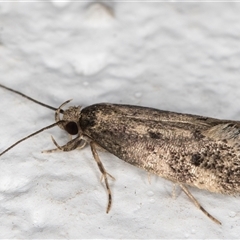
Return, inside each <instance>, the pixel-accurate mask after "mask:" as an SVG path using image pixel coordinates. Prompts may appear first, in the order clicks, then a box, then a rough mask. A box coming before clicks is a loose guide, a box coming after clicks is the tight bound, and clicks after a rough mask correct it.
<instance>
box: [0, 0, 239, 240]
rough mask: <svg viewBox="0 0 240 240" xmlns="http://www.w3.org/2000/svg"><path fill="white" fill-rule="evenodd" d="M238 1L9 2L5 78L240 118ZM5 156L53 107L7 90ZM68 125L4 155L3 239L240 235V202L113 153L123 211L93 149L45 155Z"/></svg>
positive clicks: (0, 43)
mask: <svg viewBox="0 0 240 240" xmlns="http://www.w3.org/2000/svg"><path fill="white" fill-rule="evenodd" d="M239 12H240V4H239V3H137V2H135V3H126V2H125V3H123V2H122V3H121V2H114V3H113V2H112V3H111V2H109V3H94V2H90V1H89V2H86V3H77V2H71V1H66V2H57V1H49V2H45V3H40V2H35V3H16V2H6V3H0V61H1V64H0V72H1V80H0V82H1V83H2V84H5V85H7V86H9V87H12V88H14V89H16V90H19V91H21V92H24V93H25V94H27V95H29V96H31V97H33V98H36V99H39V100H41V101H43V102H45V103H47V104H50V105H52V106H54V107H57V106H58V105H60V104H61V103H62V102H64V101H65V100H68V99H72V98H73V99H74V100H73V102H72V104H73V105H83V106H87V105H89V104H92V103H96V102H114V103H128V104H137V105H145V106H149V107H155V108H159V109H166V110H172V111H178V112H187V113H193V114H201V115H207V116H211V117H217V118H225V119H240V110H239V103H240V94H239V89H240V81H239V79H240V71H239V65H240V24H239V22H240V15H239ZM0 99H1V108H0V116H1V118H0V126H1V127H0V136H1V138H0V151H2V150H3V149H5V148H6V147H8V146H9V145H10V144H12V143H13V142H15V141H16V140H18V139H19V138H21V137H23V136H26V135H27V134H29V133H32V132H33V131H35V130H37V129H40V128H42V127H44V126H46V125H48V124H51V123H53V121H54V113H53V112H52V111H51V110H48V109H45V108H43V107H41V106H38V105H36V104H34V103H32V102H30V101H28V100H27V99H23V98H21V97H20V96H17V95H15V94H13V93H10V92H7V91H5V90H3V89H0ZM51 135H54V137H55V138H56V140H57V141H58V142H59V143H60V144H64V143H66V141H67V140H68V138H67V137H66V136H65V134H64V133H63V132H62V131H61V130H59V129H58V128H55V129H51V130H49V131H46V132H44V133H42V134H40V135H38V136H36V137H34V138H32V139H31V140H28V141H26V142H24V143H22V144H21V145H18V146H17V147H16V148H15V149H13V150H11V151H10V152H8V153H7V154H5V155H3V156H2V157H1V159H0V169H1V174H0V222H1V224H0V238H13V237H15V238H239V237H240V234H239V225H240V204H239V197H237V198H234V197H228V196H222V195H218V194H212V193H208V192H205V191H200V190H198V189H191V191H192V193H193V194H194V195H195V197H196V198H197V199H198V200H199V202H200V203H201V204H202V205H203V206H204V207H205V208H206V209H207V210H208V211H209V212H210V213H211V214H213V215H214V216H215V217H216V218H218V219H219V220H220V221H221V222H222V224H223V225H222V226H218V225H216V224H215V223H213V222H211V221H210V220H209V219H208V218H207V217H205V215H203V214H202V213H201V212H200V211H199V210H198V209H197V208H196V207H195V206H194V205H193V204H192V203H191V202H190V201H189V199H188V198H187V197H186V196H185V194H184V193H183V192H181V191H180V190H179V189H177V192H176V199H173V198H172V187H173V186H172V184H171V183H170V182H168V181H166V180H163V179H161V178H159V177H155V176H152V177H151V184H149V182H148V175H147V173H146V172H144V171H143V170H140V169H137V168H135V167H133V166H131V165H128V164H126V163H124V162H123V161H121V160H119V159H117V158H116V157H113V156H112V155H110V154H107V153H101V154H100V155H101V160H102V162H103V163H104V165H105V167H106V169H107V170H108V172H109V173H111V174H112V175H113V176H114V177H115V178H116V181H114V182H111V189H112V191H113V206H112V209H111V211H110V213H109V214H106V213H105V210H106V205H107V195H106V192H105V190H104V187H103V184H101V183H100V182H99V179H100V173H99V171H98V168H97V166H96V164H95V162H94V160H93V157H92V156H91V152H90V149H89V148H85V149H83V150H81V151H73V152H69V153H53V154H44V153H41V150H44V149H49V148H53V147H54V146H53V144H52V142H51V138H50V136H51Z"/></svg>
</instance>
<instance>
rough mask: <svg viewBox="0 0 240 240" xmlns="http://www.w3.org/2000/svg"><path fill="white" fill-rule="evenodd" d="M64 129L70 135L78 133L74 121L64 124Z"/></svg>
mask: <svg viewBox="0 0 240 240" xmlns="http://www.w3.org/2000/svg"><path fill="white" fill-rule="evenodd" d="M65 130H66V131H67V132H68V133H69V134H71V135H76V134H78V126H77V124H76V123H75V122H69V123H67V125H66V126H65Z"/></svg>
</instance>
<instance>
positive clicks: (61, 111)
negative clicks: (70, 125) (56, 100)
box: [0, 84, 64, 113]
mask: <svg viewBox="0 0 240 240" xmlns="http://www.w3.org/2000/svg"><path fill="white" fill-rule="evenodd" d="M0 87H2V88H4V89H6V90H8V91H10V92H14V93H16V94H18V95H20V96H22V97H24V98H27V99H28V100H30V101H33V102H35V103H37V104H39V105H41V106H43V107H46V108H49V109H52V110H54V111H56V110H57V108H55V107H52V106H49V105H47V104H45V103H42V102H39V101H37V100H35V99H33V98H31V97H29V96H27V95H25V94H23V93H21V92H18V91H16V90H13V89H11V88H8V87H6V86H4V85H2V84H0ZM63 112H64V111H63V110H62V109H61V110H60V113H63Z"/></svg>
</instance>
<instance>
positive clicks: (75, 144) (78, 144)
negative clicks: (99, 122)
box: [42, 136, 86, 153]
mask: <svg viewBox="0 0 240 240" xmlns="http://www.w3.org/2000/svg"><path fill="white" fill-rule="evenodd" d="M51 137H52V136H51ZM52 141H53V143H54V145H55V146H56V147H57V148H54V149H50V150H45V151H42V152H44V153H52V152H56V151H59V150H60V151H64V152H69V151H72V150H74V149H76V148H79V149H81V148H83V147H85V145H86V141H84V140H83V139H81V138H78V137H77V138H74V139H73V140H71V141H69V142H67V143H66V144H65V145H63V146H59V145H58V143H57V142H56V141H55V139H54V138H53V137H52Z"/></svg>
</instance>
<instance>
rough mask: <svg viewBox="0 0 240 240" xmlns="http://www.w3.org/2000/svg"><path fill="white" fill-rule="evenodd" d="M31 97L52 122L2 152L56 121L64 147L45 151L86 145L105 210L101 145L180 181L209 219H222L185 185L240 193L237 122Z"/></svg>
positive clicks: (230, 193) (126, 106)
mask: <svg viewBox="0 0 240 240" xmlns="http://www.w3.org/2000/svg"><path fill="white" fill-rule="evenodd" d="M0 87H2V88H4V89H7V90H9V91H11V92H14V93H17V94H19V95H21V96H23V97H25V98H27V99H29V100H31V101H34V102H36V103H38V104H40V105H42V106H44V107H48V108H50V109H52V110H54V111H55V121H56V122H55V123H53V124H51V125H49V126H46V127H44V128H42V129H40V130H38V131H36V132H34V133H32V134H30V135H29V136H27V137H24V138H22V139H21V140H19V141H17V142H16V143H14V144H13V145H11V146H10V147H9V148H7V149H6V150H4V151H3V152H2V153H0V156H1V155H3V154H4V153H6V152H7V151H9V150H10V149H11V148H13V147H15V146H16V145H17V144H19V143H20V142H22V141H24V140H26V139H28V138H30V137H32V136H34V135H36V134H38V133H40V132H42V131H44V130H47V129H49V128H52V127H54V126H59V127H60V128H62V129H63V130H65V131H66V132H67V133H68V134H69V135H71V136H72V138H71V140H70V141H69V142H67V143H66V144H65V145H64V146H59V145H58V144H57V142H56V141H55V140H54V138H52V140H53V143H54V144H55V146H56V148H55V149H52V150H47V152H53V151H59V150H61V151H72V150H74V149H81V148H83V147H84V146H85V145H86V144H89V145H90V148H91V151H92V154H93V157H94V159H95V161H96V163H97V165H98V168H99V170H100V172H101V174H102V178H103V179H104V182H105V186H106V189H107V192H108V205H107V212H109V210H110V208H111V203H112V195H111V190H110V187H109V183H108V179H109V177H111V178H113V177H112V176H111V175H110V174H109V173H108V172H107V171H106V169H105V168H104V166H103V164H102V162H101V161H100V158H99V155H98V152H97V149H98V148H99V147H100V148H102V149H104V150H106V151H107V152H109V153H112V154H114V155H115V156H117V157H118V158H120V159H122V160H124V161H125V162H127V163H129V164H132V165H134V166H136V167H139V168H142V169H144V170H146V171H147V172H149V173H153V174H156V175H158V176H160V177H163V178H165V179H167V180H170V181H172V182H173V183H176V184H178V185H179V186H180V187H181V189H182V190H183V191H184V192H185V193H186V195H187V196H188V197H189V198H190V199H191V200H192V201H193V203H194V204H195V205H196V206H197V207H198V208H199V209H200V210H201V211H202V212H203V213H204V214H206V215H207V216H208V217H209V218H210V219H211V220H213V221H214V222H216V223H218V224H221V222H220V221H218V220H217V219H216V218H214V217H213V216H212V215H210V214H209V213H208V212H207V211H206V210H205V209H204V208H203V207H202V206H201V205H200V204H199V202H198V201H197V200H196V199H195V198H194V196H193V195H192V194H191V193H190V191H189V190H188V188H187V185H188V186H193V187H197V188H199V189H205V190H208V191H210V192H215V193H222V194H229V195H236V194H237V193H239V192H240V156H239V152H240V122H239V121H231V120H219V119H214V118H209V117H202V116H197V115H191V114H182V113H175V112H169V111H162V110H158V109H153V108H149V107H140V106H132V105H120V104H110V103H100V104H94V105H91V106H88V107H85V108H82V107H80V106H77V107H76V106H71V107H69V108H67V109H65V110H64V109H63V107H64V106H65V105H66V104H67V103H69V102H70V100H69V101H66V102H64V103H63V104H62V105H60V107H59V108H54V107H51V106H49V105H46V104H43V103H41V102H38V101H36V100H35V99H32V98H30V97H28V96H26V95H24V94H22V93H20V92H18V91H15V90H13V89H11V88H8V87H5V86H3V85H1V84H0Z"/></svg>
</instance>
